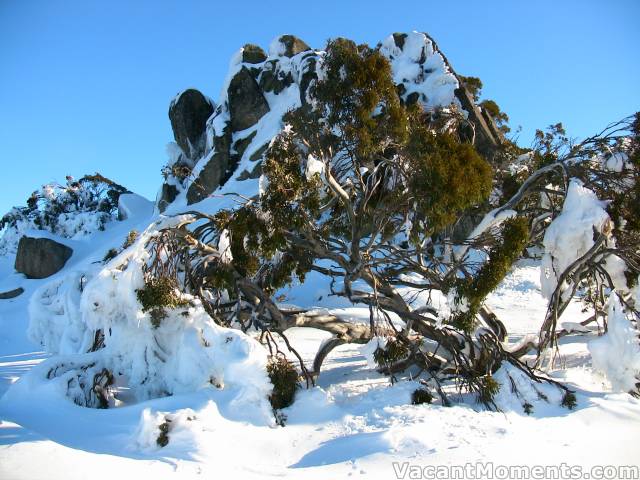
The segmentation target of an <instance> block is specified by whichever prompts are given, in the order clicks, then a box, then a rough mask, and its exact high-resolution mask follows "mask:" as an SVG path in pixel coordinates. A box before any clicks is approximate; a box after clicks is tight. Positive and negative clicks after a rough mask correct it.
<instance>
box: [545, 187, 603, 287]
mask: <svg viewBox="0 0 640 480" xmlns="http://www.w3.org/2000/svg"><path fill="white" fill-rule="evenodd" d="M605 207H606V202H604V201H602V200H599V199H598V197H597V196H596V194H595V193H594V192H592V191H591V190H589V189H588V188H586V187H585V186H584V185H583V184H582V182H581V181H580V180H578V179H572V180H571V183H570V184H569V188H568V190H567V196H566V198H565V201H564V204H563V206H562V212H561V213H560V215H558V217H556V218H555V219H554V220H553V222H551V224H550V225H549V227H548V228H547V231H546V232H545V235H544V240H543V244H544V249H545V252H544V255H543V257H542V267H541V269H540V284H541V287H542V293H543V295H544V296H545V297H546V298H548V299H550V298H551V296H552V295H553V292H554V291H555V289H556V287H557V285H558V281H559V277H560V276H561V275H562V273H563V272H564V271H565V270H566V269H567V268H568V267H569V266H570V265H571V264H572V263H573V262H574V261H576V260H577V259H578V258H580V257H582V256H583V255H584V254H585V253H587V252H588V251H589V249H590V248H591V247H593V245H594V243H595V242H594V230H595V231H596V232H603V231H604V230H605V227H606V226H607V225H608V224H609V222H610V221H611V220H610V218H609V214H608V213H607V211H606V210H605Z"/></svg>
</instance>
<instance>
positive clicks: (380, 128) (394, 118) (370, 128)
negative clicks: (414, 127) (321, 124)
mask: <svg viewBox="0 0 640 480" xmlns="http://www.w3.org/2000/svg"><path fill="white" fill-rule="evenodd" d="M323 64H324V66H325V68H326V74H325V75H326V78H325V79H324V81H321V82H318V84H317V86H316V89H315V95H316V98H317V100H318V102H319V104H320V106H321V113H323V114H325V115H326V119H327V124H328V125H330V126H338V127H340V129H341V133H342V135H343V136H344V140H345V141H346V143H348V144H349V145H350V146H351V147H352V148H353V149H354V150H355V152H356V155H357V156H358V157H360V158H361V159H365V158H369V157H371V156H372V155H373V154H376V153H380V152H381V149H382V145H381V143H380V141H379V140H380V139H381V138H385V137H388V136H391V137H394V138H399V139H402V138H403V136H404V135H406V131H407V119H406V115H405V112H404V109H403V108H402V105H401V103H400V98H399V97H398V94H397V91H396V85H395V83H394V82H393V77H392V75H391V66H390V65H389V62H388V61H387V59H386V58H385V57H384V56H383V55H382V54H381V53H380V52H379V51H377V50H375V49H372V48H370V47H369V46H367V45H357V46H356V44H355V43H354V42H352V41H351V40H347V39H344V38H338V39H335V40H331V41H329V43H328V44H327V48H326V55H325V57H324V62H323ZM377 109H379V110H380V112H379V113H377V114H375V115H374V113H376V110H377Z"/></svg>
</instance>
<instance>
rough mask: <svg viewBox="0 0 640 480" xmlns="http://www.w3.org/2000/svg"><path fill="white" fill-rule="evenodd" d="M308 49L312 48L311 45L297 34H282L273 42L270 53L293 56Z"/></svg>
mask: <svg viewBox="0 0 640 480" xmlns="http://www.w3.org/2000/svg"><path fill="white" fill-rule="evenodd" d="M307 50H311V47H309V45H307V44H306V43H305V42H303V41H302V40H300V39H299V38H298V37H296V36H295V35H281V36H280V37H278V38H277V39H276V40H274V41H273V42H272V43H271V46H270V48H269V53H270V54H271V55H282V56H285V57H289V58H291V57H293V56H294V55H297V54H299V53H301V52H306V51H307Z"/></svg>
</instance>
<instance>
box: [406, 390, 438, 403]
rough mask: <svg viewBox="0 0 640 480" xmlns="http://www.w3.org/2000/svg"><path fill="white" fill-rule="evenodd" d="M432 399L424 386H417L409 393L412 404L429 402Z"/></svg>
mask: <svg viewBox="0 0 640 480" xmlns="http://www.w3.org/2000/svg"><path fill="white" fill-rule="evenodd" d="M432 401H433V395H432V394H431V392H429V390H427V389H426V388H417V389H416V390H414V391H413V393H411V403H412V404H413V405H420V404H423V403H431V402H432Z"/></svg>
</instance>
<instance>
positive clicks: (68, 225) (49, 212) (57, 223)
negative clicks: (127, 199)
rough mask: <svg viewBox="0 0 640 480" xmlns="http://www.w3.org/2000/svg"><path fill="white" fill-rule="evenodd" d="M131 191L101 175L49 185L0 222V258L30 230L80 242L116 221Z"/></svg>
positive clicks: (36, 192)
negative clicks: (122, 197)
mask: <svg viewBox="0 0 640 480" xmlns="http://www.w3.org/2000/svg"><path fill="white" fill-rule="evenodd" d="M122 193H129V191H128V190H127V189H126V188H124V187H123V186H121V185H118V184H117V183H114V182H113V181H111V180H109V179H108V178H105V177H103V176H102V175H100V174H99V173H96V174H95V175H86V176H84V177H82V178H81V179H80V180H77V181H76V180H74V179H73V178H72V177H67V183H66V185H60V184H57V183H50V184H47V185H44V186H43V187H42V188H40V189H39V190H36V191H35V192H33V193H32V194H31V197H30V198H29V199H28V200H27V206H26V207H14V208H13V209H12V210H11V211H10V212H8V213H7V214H6V215H4V216H3V217H2V218H1V219H0V230H2V229H3V228H6V230H5V232H4V235H3V237H2V239H0V255H1V254H7V253H13V252H15V250H16V248H17V242H18V241H19V240H20V237H22V235H23V234H24V232H26V231H27V230H31V229H37V230H46V231H49V232H51V233H54V234H56V235H60V236H62V237H67V238H80V237H84V236H86V235H88V234H91V233H93V232H95V231H97V230H103V229H104V226H105V224H106V223H108V222H110V221H112V220H115V219H116V218H117V212H118V198H119V197H120V195H121V194H122Z"/></svg>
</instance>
